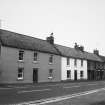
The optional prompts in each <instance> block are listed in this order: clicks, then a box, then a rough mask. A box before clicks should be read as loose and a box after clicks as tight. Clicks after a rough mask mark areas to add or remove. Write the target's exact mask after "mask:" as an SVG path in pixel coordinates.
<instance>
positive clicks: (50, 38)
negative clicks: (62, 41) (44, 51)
mask: <svg viewBox="0 0 105 105" xmlns="http://www.w3.org/2000/svg"><path fill="white" fill-rule="evenodd" d="M46 40H47V42H49V43H50V44H54V37H53V32H52V33H51V34H50V36H49V37H47V38H46Z"/></svg>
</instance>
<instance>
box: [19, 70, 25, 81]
mask: <svg viewBox="0 0 105 105" xmlns="http://www.w3.org/2000/svg"><path fill="white" fill-rule="evenodd" d="M23 70H24V68H18V79H23Z"/></svg>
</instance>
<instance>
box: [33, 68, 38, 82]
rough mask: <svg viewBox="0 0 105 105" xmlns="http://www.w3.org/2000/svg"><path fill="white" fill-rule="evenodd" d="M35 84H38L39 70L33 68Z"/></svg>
mask: <svg viewBox="0 0 105 105" xmlns="http://www.w3.org/2000/svg"><path fill="white" fill-rule="evenodd" d="M33 82H34V83H37V82H38V68H33Z"/></svg>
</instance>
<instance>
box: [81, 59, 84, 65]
mask: <svg viewBox="0 0 105 105" xmlns="http://www.w3.org/2000/svg"><path fill="white" fill-rule="evenodd" d="M83 63H84V61H83V59H81V67H83Z"/></svg>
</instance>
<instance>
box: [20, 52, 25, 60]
mask: <svg viewBox="0 0 105 105" xmlns="http://www.w3.org/2000/svg"><path fill="white" fill-rule="evenodd" d="M23 58H24V51H22V50H20V51H19V60H20V61H22V60H23Z"/></svg>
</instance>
